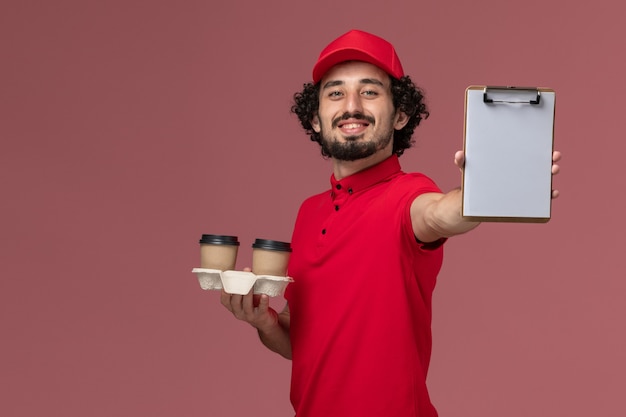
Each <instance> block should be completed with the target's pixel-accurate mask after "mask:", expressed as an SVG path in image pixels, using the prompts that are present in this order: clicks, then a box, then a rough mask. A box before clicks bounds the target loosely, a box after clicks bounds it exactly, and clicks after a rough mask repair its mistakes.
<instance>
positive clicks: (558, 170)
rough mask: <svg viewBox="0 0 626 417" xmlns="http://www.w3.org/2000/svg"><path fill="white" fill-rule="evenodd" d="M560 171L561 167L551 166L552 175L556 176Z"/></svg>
mask: <svg viewBox="0 0 626 417" xmlns="http://www.w3.org/2000/svg"><path fill="white" fill-rule="evenodd" d="M560 171H561V167H560V166H558V165H557V164H554V165H552V175H556V174H558V173H559V172H560Z"/></svg>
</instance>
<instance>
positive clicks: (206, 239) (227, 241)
mask: <svg viewBox="0 0 626 417" xmlns="http://www.w3.org/2000/svg"><path fill="white" fill-rule="evenodd" d="M200 243H204V244H208V245H232V246H239V240H238V239H237V236H225V235H202V237H201V238H200Z"/></svg>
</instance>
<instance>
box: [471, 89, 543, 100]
mask: <svg viewBox="0 0 626 417" xmlns="http://www.w3.org/2000/svg"><path fill="white" fill-rule="evenodd" d="M490 96H491V97H490ZM513 96H515V97H517V96H521V98H522V100H517V99H513V98H512V97H513ZM540 101H541V91H539V89H537V88H534V87H493V86H492V87H485V89H484V91H483V102H485V103H489V104H496V103H511V104H517V103H520V104H539V102H540Z"/></svg>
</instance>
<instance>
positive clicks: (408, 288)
mask: <svg viewBox="0 0 626 417" xmlns="http://www.w3.org/2000/svg"><path fill="white" fill-rule="evenodd" d="M331 185H332V189H331V190H330V191H327V192H325V193H322V194H319V195H316V196H313V197H311V198H309V199H307V200H306V201H305V202H304V203H303V204H302V206H301V208H300V211H299V213H298V217H297V220H296V224H295V228H294V232H293V238H292V241H291V244H292V247H293V253H292V256H291V260H290V264H289V275H290V276H291V277H293V278H294V282H293V283H292V284H290V285H289V286H288V287H287V290H286V293H285V298H286V299H287V301H288V303H289V310H290V315H291V326H290V335H291V344H292V355H293V361H292V381H291V402H292V404H293V406H294V409H295V411H296V416H297V417H383V416H384V417H410V416H414V417H434V416H436V415H437V412H436V411H435V408H434V407H433V406H432V404H431V402H430V399H429V396H428V391H427V389H426V374H427V371H428V364H429V361H430V353H431V344H432V343H431V300H432V292H433V289H434V287H435V282H436V277H437V274H438V273H439V270H440V268H441V262H442V258H443V248H442V247H441V245H434V247H431V248H430V249H427V248H425V247H424V245H422V244H420V243H418V241H417V240H416V239H415V236H414V234H413V229H412V226H411V219H410V212H409V210H410V206H411V202H412V201H413V200H414V199H415V198H416V197H417V196H418V195H420V194H422V193H426V192H439V189H438V187H437V186H436V185H435V184H434V183H433V181H432V180H430V179H429V178H427V177H426V176H424V175H422V174H406V173H404V172H402V171H401V168H400V164H399V162H398V158H397V156H395V155H394V156H392V157H390V158H388V159H386V160H385V161H383V162H381V163H380V164H378V165H376V166H374V167H371V168H369V169H367V170H364V171H361V172H358V173H356V174H354V175H351V176H349V177H346V178H343V179H342V180H340V181H337V180H335V178H334V176H333V177H331Z"/></svg>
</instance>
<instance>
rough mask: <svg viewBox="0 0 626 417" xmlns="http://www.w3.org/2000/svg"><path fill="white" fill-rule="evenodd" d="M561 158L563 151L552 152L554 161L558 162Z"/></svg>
mask: <svg viewBox="0 0 626 417" xmlns="http://www.w3.org/2000/svg"><path fill="white" fill-rule="evenodd" d="M560 160H561V152H559V151H554V152H552V162H558V161H560Z"/></svg>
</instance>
